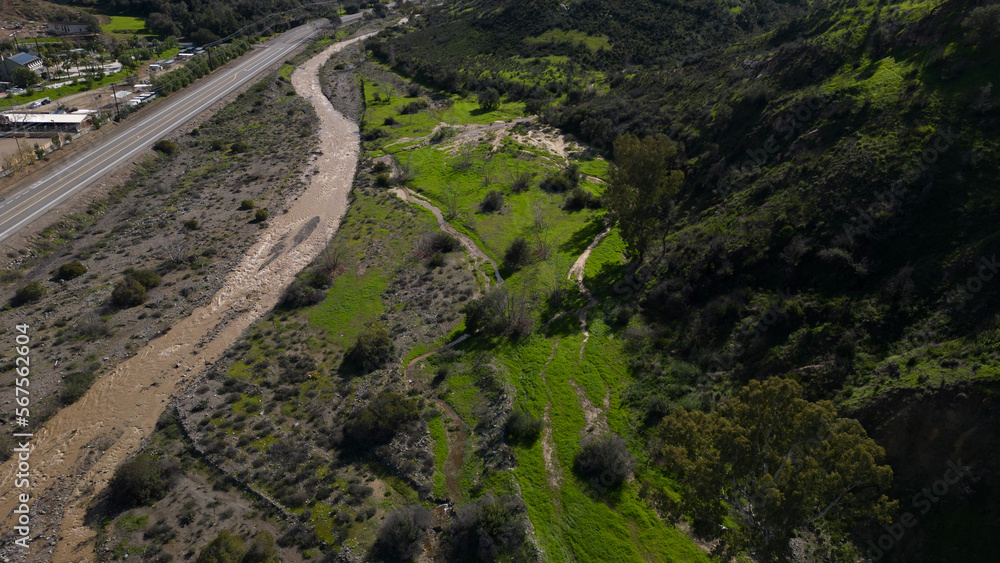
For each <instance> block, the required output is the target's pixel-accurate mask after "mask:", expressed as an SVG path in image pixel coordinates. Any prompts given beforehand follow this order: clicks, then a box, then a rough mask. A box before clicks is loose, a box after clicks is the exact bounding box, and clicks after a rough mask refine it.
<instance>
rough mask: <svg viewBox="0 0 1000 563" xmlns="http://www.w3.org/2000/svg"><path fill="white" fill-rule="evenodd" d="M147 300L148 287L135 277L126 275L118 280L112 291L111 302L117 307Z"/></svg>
mask: <svg viewBox="0 0 1000 563" xmlns="http://www.w3.org/2000/svg"><path fill="white" fill-rule="evenodd" d="M145 302H146V288H145V287H144V286H143V285H142V284H141V283H139V282H138V281H136V279H135V278H133V277H126V278H125V279H123V280H122V281H120V282H118V285H116V286H115V289H114V290H113V291H112V292H111V304H112V305H114V306H116V307H122V308H126V309H127V308H129V307H135V306H137V305H142V304H143V303H145Z"/></svg>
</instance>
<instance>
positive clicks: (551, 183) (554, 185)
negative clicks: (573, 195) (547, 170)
mask: <svg viewBox="0 0 1000 563" xmlns="http://www.w3.org/2000/svg"><path fill="white" fill-rule="evenodd" d="M571 187H572V185H571V182H570V181H569V179H568V178H566V176H565V175H563V174H561V173H560V174H552V175H550V176H549V177H548V178H546V179H544V180H542V189H543V190H545V191H548V192H556V193H563V192H565V191H568V190H569V189H570V188H571Z"/></svg>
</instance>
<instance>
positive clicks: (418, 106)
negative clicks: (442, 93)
mask: <svg viewBox="0 0 1000 563" xmlns="http://www.w3.org/2000/svg"><path fill="white" fill-rule="evenodd" d="M426 107H427V100H423V99H420V100H416V101H413V102H410V103H408V104H406V105H405V106H403V107H402V108H401V109H400V110H399V113H400V114H402V115H410V114H414V113H417V112H419V111H420V110H422V109H425V108H426Z"/></svg>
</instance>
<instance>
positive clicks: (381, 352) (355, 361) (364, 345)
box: [344, 326, 396, 373]
mask: <svg viewBox="0 0 1000 563" xmlns="http://www.w3.org/2000/svg"><path fill="white" fill-rule="evenodd" d="M395 354H396V346H395V344H394V343H393V342H392V338H391V337H390V336H389V331H388V330H386V329H385V327H382V326H373V327H371V328H369V329H368V330H366V331H364V332H362V333H361V334H360V335H358V339H357V340H356V341H355V342H354V345H353V346H351V348H350V349H349V350H347V353H346V354H344V363H345V364H347V367H351V368H354V369H355V370H358V371H361V372H362V373H368V372H372V371H375V370H377V369H379V368H381V367H382V366H384V365H386V364H387V363H389V362H390V361H392V358H393V356H394V355H395Z"/></svg>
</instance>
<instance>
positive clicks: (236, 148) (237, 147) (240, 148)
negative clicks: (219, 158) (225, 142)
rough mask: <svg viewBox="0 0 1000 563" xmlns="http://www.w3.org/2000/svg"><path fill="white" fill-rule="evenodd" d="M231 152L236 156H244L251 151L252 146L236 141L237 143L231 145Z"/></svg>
mask: <svg viewBox="0 0 1000 563" xmlns="http://www.w3.org/2000/svg"><path fill="white" fill-rule="evenodd" d="M229 150H231V151H232V152H234V153H236V154H242V153H245V152H247V151H248V150H250V145H248V144H246V143H244V142H243V141H236V142H235V143H233V144H231V145H229Z"/></svg>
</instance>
